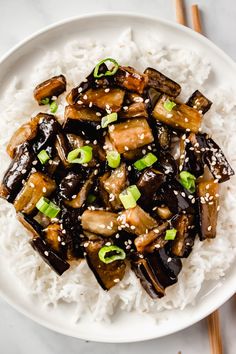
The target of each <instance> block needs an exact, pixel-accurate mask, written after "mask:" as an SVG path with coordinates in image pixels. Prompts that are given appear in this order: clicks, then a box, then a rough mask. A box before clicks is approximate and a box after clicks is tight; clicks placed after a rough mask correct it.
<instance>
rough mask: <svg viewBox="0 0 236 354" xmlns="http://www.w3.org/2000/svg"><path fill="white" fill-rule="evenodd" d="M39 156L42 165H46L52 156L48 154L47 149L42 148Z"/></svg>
mask: <svg viewBox="0 0 236 354" xmlns="http://www.w3.org/2000/svg"><path fill="white" fill-rule="evenodd" d="M37 156H38V159H39V161H40V162H41V164H42V165H45V163H46V162H48V160H50V156H49V155H48V153H47V151H46V150H41V151H40V152H39V153H38V155H37Z"/></svg>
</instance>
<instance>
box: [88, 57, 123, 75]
mask: <svg viewBox="0 0 236 354" xmlns="http://www.w3.org/2000/svg"><path fill="white" fill-rule="evenodd" d="M107 61H109V62H111V63H113V64H114V67H113V68H112V70H107V71H106V72H105V73H101V74H99V73H98V72H99V68H100V66H101V65H102V64H103V63H105V62H107ZM118 68H119V64H118V63H117V61H116V60H115V59H112V58H106V59H103V60H101V61H100V62H99V63H98V64H97V65H96V66H95V68H94V71H93V76H94V77H95V78H96V79H99V78H100V77H103V76H112V75H115V73H116V72H117V70H118Z"/></svg>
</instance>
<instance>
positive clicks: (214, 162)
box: [196, 134, 235, 183]
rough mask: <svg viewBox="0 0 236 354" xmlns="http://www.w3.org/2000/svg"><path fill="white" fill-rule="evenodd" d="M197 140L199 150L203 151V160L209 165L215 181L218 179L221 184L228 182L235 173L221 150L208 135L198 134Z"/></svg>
mask: <svg viewBox="0 0 236 354" xmlns="http://www.w3.org/2000/svg"><path fill="white" fill-rule="evenodd" d="M196 138H197V142H198V144H199V150H200V151H201V152H202V151H203V152H202V159H203V161H204V162H205V163H206V164H207V166H208V168H209V170H210V171H211V173H212V176H213V177H214V179H217V180H218V182H219V183H222V182H226V181H228V180H229V179H230V177H231V176H233V175H234V174H235V173H234V170H233V169H232V167H231V166H230V164H229V162H228V161H227V159H226V157H225V155H224V154H223V151H222V150H221V148H220V147H219V146H218V145H217V144H216V142H215V141H214V140H213V139H212V138H210V137H209V136H208V135H207V134H197V135H196Z"/></svg>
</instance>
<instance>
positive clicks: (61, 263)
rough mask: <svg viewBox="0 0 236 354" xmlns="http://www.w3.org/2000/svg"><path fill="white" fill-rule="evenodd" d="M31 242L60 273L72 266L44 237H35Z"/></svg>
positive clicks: (50, 265)
mask: <svg viewBox="0 0 236 354" xmlns="http://www.w3.org/2000/svg"><path fill="white" fill-rule="evenodd" d="M30 244H31V246H32V247H33V248H34V250H35V251H37V252H38V254H39V255H40V256H41V257H42V258H43V260H44V261H45V262H46V263H47V264H48V265H49V267H51V268H52V269H53V270H54V271H55V272H56V273H57V274H58V275H62V274H63V273H64V272H65V271H66V270H68V269H69V268H70V265H69V263H67V262H66V261H65V260H63V259H62V258H61V257H59V256H58V255H57V254H56V252H54V251H53V250H52V249H51V248H50V247H49V246H48V245H47V244H46V242H45V241H44V240H43V239H42V238H40V237H36V238H33V240H32V241H31V242H30Z"/></svg>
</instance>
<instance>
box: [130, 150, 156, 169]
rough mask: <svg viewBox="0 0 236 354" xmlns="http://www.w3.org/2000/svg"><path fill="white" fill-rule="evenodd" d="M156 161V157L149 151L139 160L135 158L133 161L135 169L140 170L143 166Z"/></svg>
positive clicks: (150, 164)
mask: <svg viewBox="0 0 236 354" xmlns="http://www.w3.org/2000/svg"><path fill="white" fill-rule="evenodd" d="M156 161H157V157H156V156H155V155H153V154H152V153H151V152H149V153H148V154H147V155H145V156H144V157H142V158H141V159H140V160H137V161H136V162H135V163H134V167H136V168H137V170H139V171H142V170H143V169H144V168H146V167H150V166H152V165H153V164H154V163H155V162H156Z"/></svg>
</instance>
